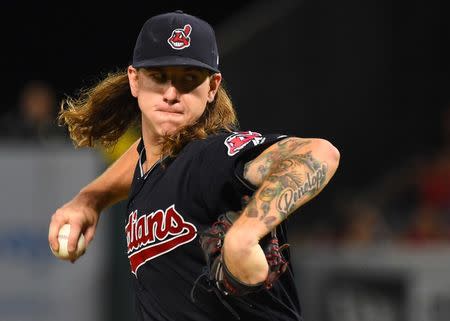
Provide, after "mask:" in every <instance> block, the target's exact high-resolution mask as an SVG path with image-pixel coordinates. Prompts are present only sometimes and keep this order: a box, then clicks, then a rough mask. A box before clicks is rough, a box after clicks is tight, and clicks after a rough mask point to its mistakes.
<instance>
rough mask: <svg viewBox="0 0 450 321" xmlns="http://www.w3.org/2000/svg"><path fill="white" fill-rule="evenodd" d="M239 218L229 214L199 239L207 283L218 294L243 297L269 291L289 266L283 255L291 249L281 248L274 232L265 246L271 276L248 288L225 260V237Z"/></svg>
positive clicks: (236, 214)
mask: <svg viewBox="0 0 450 321" xmlns="http://www.w3.org/2000/svg"><path fill="white" fill-rule="evenodd" d="M239 215H240V214H239V213H236V212H227V213H225V214H222V215H220V216H219V218H218V219H217V221H216V222H214V223H213V224H212V226H211V227H210V228H208V229H207V230H206V231H205V232H203V233H201V234H200V238H199V240H200V245H201V247H202V250H203V253H204V256H205V260H206V269H205V274H206V275H205V276H206V277H207V282H208V284H209V285H210V286H211V287H213V288H215V289H214V291H215V292H217V290H219V293H220V294H223V295H233V296H244V295H247V294H250V293H255V292H258V291H261V290H263V289H267V290H268V289H270V288H272V286H273V284H274V282H275V281H276V280H278V278H279V277H280V276H281V274H283V273H284V272H285V271H286V268H287V265H288V262H287V261H286V259H285V258H284V257H283V255H282V254H281V252H282V250H283V249H285V248H287V247H288V246H289V245H288V244H284V245H283V246H281V247H280V246H279V243H278V238H277V236H276V234H275V231H273V232H272V233H271V236H270V237H269V238H268V241H267V242H266V243H265V244H263V245H262V248H263V250H264V253H265V255H266V259H267V263H268V265H269V274H268V276H267V278H266V280H265V281H263V282H261V283H258V284H253V285H249V284H245V283H242V282H241V281H240V280H238V279H237V278H236V277H234V276H233V275H232V274H231V273H230V271H229V270H228V268H227V266H226V265H225V262H224V260H223V253H222V252H223V241H224V238H225V234H226V233H227V231H228V230H229V229H230V227H231V226H232V225H233V222H234V221H235V220H236V219H237V218H238V217H239Z"/></svg>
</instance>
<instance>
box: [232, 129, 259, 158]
mask: <svg viewBox="0 0 450 321" xmlns="http://www.w3.org/2000/svg"><path fill="white" fill-rule="evenodd" d="M265 140H266V138H265V137H262V135H261V134H260V133H257V132H252V131H246V132H234V133H233V134H232V135H230V136H228V137H227V138H226V139H225V141H224V144H225V146H227V149H228V155H229V156H233V155H236V154H237V153H238V152H239V151H240V150H242V149H243V148H244V147H245V146H247V145H248V144H249V143H250V142H252V143H253V145H255V146H256V145H259V144H261V143H263V142H264V141H265Z"/></svg>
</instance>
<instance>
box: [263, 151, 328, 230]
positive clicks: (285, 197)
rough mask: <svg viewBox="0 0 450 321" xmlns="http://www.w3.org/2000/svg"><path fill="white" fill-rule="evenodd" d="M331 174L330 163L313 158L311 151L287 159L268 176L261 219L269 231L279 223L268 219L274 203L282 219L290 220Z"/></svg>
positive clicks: (270, 218)
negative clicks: (299, 204) (300, 202)
mask: <svg viewBox="0 0 450 321" xmlns="http://www.w3.org/2000/svg"><path fill="white" fill-rule="evenodd" d="M327 171H328V166H327V164H326V163H325V162H322V163H321V162H319V161H318V160H316V159H315V158H313V156H312V154H311V151H308V152H306V153H304V154H297V155H290V156H288V157H287V158H286V159H283V160H282V161H281V162H280V163H279V166H277V167H276V168H274V169H273V170H272V172H271V173H270V175H269V177H267V181H268V182H269V184H268V186H266V187H265V188H264V189H263V190H262V191H261V192H260V193H259V194H258V200H259V201H260V202H261V203H262V205H261V208H262V209H263V214H262V216H261V217H260V219H261V220H264V223H265V224H266V226H267V228H268V229H272V228H273V227H274V223H275V221H276V218H275V217H274V216H267V214H268V212H269V209H270V205H271V204H272V203H274V206H275V208H276V210H277V212H278V213H279V218H280V219H281V220H284V219H286V217H287V216H288V215H289V214H290V213H291V212H292V211H293V210H295V205H296V203H297V202H298V201H299V200H300V199H302V198H305V197H306V198H312V197H314V196H315V195H316V194H317V193H318V192H319V191H320V189H321V188H322V187H323V186H324V184H325V179H326V174H327Z"/></svg>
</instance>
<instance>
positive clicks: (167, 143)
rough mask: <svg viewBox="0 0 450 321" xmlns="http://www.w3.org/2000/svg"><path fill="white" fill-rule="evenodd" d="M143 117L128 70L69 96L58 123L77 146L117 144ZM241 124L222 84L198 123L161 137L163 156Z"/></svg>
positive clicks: (174, 153)
mask: <svg viewBox="0 0 450 321" xmlns="http://www.w3.org/2000/svg"><path fill="white" fill-rule="evenodd" d="M140 119H141V112H140V109H139V106H138V103H137V99H136V98H135V97H133V96H132V95H131V91H130V86H129V82H128V75H127V72H126V70H125V71H118V72H111V73H109V74H107V76H106V77H104V79H102V80H100V81H99V82H98V83H97V84H95V85H93V86H92V87H89V88H87V89H82V90H80V92H79V93H78V95H77V96H76V97H67V98H66V99H64V100H63V101H62V103H61V110H60V112H59V115H58V123H59V124H60V125H61V126H67V128H68V131H69V134H70V138H71V139H72V141H73V142H74V145H75V146H77V147H94V146H96V145H97V144H100V145H103V146H104V147H111V146H114V145H115V143H116V142H117V141H118V140H119V138H120V137H121V136H122V135H123V134H124V133H125V131H126V130H127V129H128V128H130V126H140ZM237 127H238V120H237V117H236V112H235V109H234V107H233V104H232V101H231V99H230V96H229V95H228V93H227V91H226V89H225V88H224V85H223V84H221V85H220V87H219V89H218V91H217V94H216V97H215V99H214V101H213V102H211V103H208V104H207V106H206V108H205V111H204V113H203V114H202V116H200V118H199V119H198V120H197V121H196V122H195V123H194V124H189V125H187V126H185V127H182V128H180V129H179V130H178V131H177V132H175V133H173V134H171V135H166V136H164V137H162V138H161V142H160V144H161V152H162V155H164V156H175V155H176V154H178V153H179V152H180V150H181V149H182V148H183V147H184V146H185V145H186V144H187V143H188V142H190V141H192V140H194V139H204V138H206V137H207V136H208V135H211V134H216V133H219V132H221V131H228V132H231V131H233V130H236V129H237Z"/></svg>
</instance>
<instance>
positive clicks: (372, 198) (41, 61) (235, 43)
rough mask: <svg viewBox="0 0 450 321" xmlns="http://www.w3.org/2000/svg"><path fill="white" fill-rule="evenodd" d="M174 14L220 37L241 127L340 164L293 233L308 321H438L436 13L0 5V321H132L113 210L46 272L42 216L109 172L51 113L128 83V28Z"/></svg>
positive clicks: (306, 4) (443, 104)
mask: <svg viewBox="0 0 450 321" xmlns="http://www.w3.org/2000/svg"><path fill="white" fill-rule="evenodd" d="M176 9H181V10H184V11H185V12H188V13H192V14H195V15H198V16H200V17H202V18H204V19H206V20H208V21H209V22H210V23H211V24H212V25H213V26H214V28H215V29H216V33H217V38H218V42H219V51H220V52H221V67H220V69H221V71H222V74H223V75H224V78H225V84H226V86H227V88H228V89H229V90H230V93H231V96H232V98H233V100H234V102H235V105H236V108H237V111H238V114H239V118H240V123H241V128H242V129H251V130H256V131H262V132H280V133H289V134H294V135H298V136H302V137H323V138H326V139H328V140H330V141H332V142H333V143H334V144H335V145H336V146H337V147H338V148H339V150H340V152H341V164H340V168H339V169H338V172H337V174H336V175H335V177H334V178H333V179H332V181H331V183H330V184H329V186H328V187H327V188H326V189H325V190H324V191H323V192H322V194H321V195H320V196H319V197H318V198H316V199H314V200H313V201H311V202H310V203H309V204H307V205H305V206H304V207H302V208H301V210H300V211H299V212H298V213H296V214H295V215H293V216H291V217H290V219H289V220H290V235H291V243H292V250H293V267H294V270H295V271H296V275H297V280H298V288H299V291H300V295H301V301H302V303H303V309H304V314H305V318H306V320H307V321H335V320H339V321H448V320H450V308H449V306H450V277H449V276H448V268H449V266H450V255H449V254H450V91H449V88H450V87H449V86H450V74H449V72H450V69H449V59H448V57H449V56H450V52H449V49H448V48H449V46H448V43H449V40H450V25H449V22H448V17H447V14H446V13H447V12H446V11H445V10H444V1H438V0H428V1H425V0H418V1H414V2H405V1H401V2H399V1H394V2H391V1H387V0H385V1H374V0H369V1H356V0H344V1H339V2H336V1H331V0H314V1H312V0H303V1H293V0H279V1H239V2H236V3H234V2H232V1H222V2H215V3H209V4H207V3H205V4H203V3H200V2H198V1H189V2H188V1H171V2H169V3H167V4H162V3H159V2H156V3H155V2H145V3H144V2H122V3H118V4H112V3H103V4H102V3H98V2H95V3H94V2H86V3H83V2H71V3H63V2H60V3H57V4H51V5H50V3H47V2H46V1H39V2H26V1H3V2H1V4H0V16H1V19H0V26H1V28H0V33H1V39H2V54H1V58H2V59H0V68H1V69H0V70H1V71H2V84H1V88H2V100H1V102H0V106H1V108H0V186H1V191H2V192H1V193H0V203H1V206H2V213H1V215H0V275H1V276H0V284H1V286H0V320H1V321H28V320H30V321H31V320H33V321H41V320H46V321H52V320H55V321H56V320H57V321H61V320H64V321H71V320H83V321H91V320H92V321H94V320H95V321H102V320H105V321H106V320H108V321H121V320H130V319H131V320H132V319H133V317H132V314H133V302H132V301H133V298H132V295H131V292H130V284H129V279H128V275H129V273H128V262H127V259H126V255H125V240H124V238H123V235H122V223H123V214H124V213H123V206H124V204H118V205H116V206H114V207H113V208H111V209H109V210H108V211H107V213H105V214H104V215H103V216H102V218H101V220H100V226H99V230H98V232H97V237H96V239H95V241H94V242H93V243H92V246H91V248H89V251H88V252H87V254H86V255H85V256H84V257H82V259H80V261H79V262H77V264H74V265H72V264H67V263H65V262H60V261H57V260H56V259H54V258H53V257H52V256H51V252H50V250H49V248H48V244H47V227H48V223H49V220H50V216H51V215H52V214H53V211H54V210H55V209H56V208H57V207H58V206H60V205H62V204H63V203H64V202H66V201H68V200H69V199H70V198H71V197H72V196H73V195H74V193H76V192H77V191H78V190H79V189H80V188H81V187H82V186H83V185H84V184H86V183H87V182H89V181H90V180H91V179H92V178H94V177H95V176H96V175H97V174H98V173H100V172H101V171H102V170H103V169H104V168H105V167H106V166H108V164H110V163H111V162H112V161H113V160H114V159H116V158H117V157H118V156H119V155H120V154H121V152H123V150H124V149H125V148H126V147H127V146H128V145H129V144H130V143H131V141H133V140H134V139H135V138H136V137H137V136H136V135H137V133H136V132H134V131H130V132H129V133H127V135H126V136H124V137H123V139H122V140H121V141H120V143H119V145H118V146H116V148H115V149H114V150H108V151H107V150H101V149H94V150H85V149H83V150H75V149H74V148H73V146H72V144H71V142H70V141H69V139H68V138H67V133H66V131H65V130H64V129H62V128H58V127H57V126H56V125H55V122H54V118H55V115H56V113H57V109H58V102H59V101H60V100H61V99H62V98H64V97H65V96H66V95H73V94H75V93H76V92H77V90H78V89H79V88H81V87H86V86H88V85H90V84H91V83H93V82H95V81H96V80H97V79H98V77H99V76H100V75H102V74H105V73H107V72H108V71H112V70H117V69H120V68H125V67H126V66H127V65H128V62H129V61H130V58H131V53H132V49H133V46H134V41H135V38H136V36H137V33H138V32H139V29H140V27H141V25H142V23H143V22H144V21H145V20H146V19H147V18H148V17H150V16H151V15H154V14H157V13H160V12H164V11H169V10H176Z"/></svg>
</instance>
